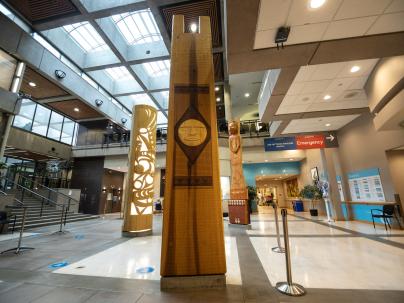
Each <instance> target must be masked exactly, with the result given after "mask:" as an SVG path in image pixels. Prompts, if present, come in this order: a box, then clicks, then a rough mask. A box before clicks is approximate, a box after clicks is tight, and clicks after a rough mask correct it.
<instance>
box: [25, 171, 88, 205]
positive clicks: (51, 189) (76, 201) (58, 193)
mask: <svg viewBox="0 0 404 303" xmlns="http://www.w3.org/2000/svg"><path fill="white" fill-rule="evenodd" d="M19 177H21V178H23V179H25V180H27V179H28V180H29V181H32V182H34V184H35V182H36V181H33V180H30V179H29V178H28V177H26V176H23V175H19ZM36 185H39V186H41V187H42V188H45V189H47V190H49V191H51V192H54V193H55V194H57V195H62V196H64V197H66V198H68V199H70V201H73V202H74V203H77V204H79V203H80V201H78V200H76V199H74V198H72V197H71V196H69V195H66V194H64V193H61V192H58V191H56V190H54V189H53V188H50V187H47V186H45V185H43V184H41V183H38V182H36ZM69 205H71V203H69Z"/></svg>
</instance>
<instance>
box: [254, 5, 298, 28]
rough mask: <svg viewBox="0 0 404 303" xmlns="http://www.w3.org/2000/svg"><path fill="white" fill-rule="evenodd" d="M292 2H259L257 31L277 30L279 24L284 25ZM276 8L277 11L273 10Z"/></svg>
mask: <svg viewBox="0 0 404 303" xmlns="http://www.w3.org/2000/svg"><path fill="white" fill-rule="evenodd" d="M291 4H292V0H261V1H260V12H262V14H259V16H258V23H257V30H258V31H263V30H268V29H273V28H277V27H278V26H279V24H283V23H286V19H287V17H288V14H289V8H290V5H291ZM274 7H276V8H277V10H274V9H273V8H274Z"/></svg>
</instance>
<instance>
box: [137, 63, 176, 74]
mask: <svg viewBox="0 0 404 303" xmlns="http://www.w3.org/2000/svg"><path fill="white" fill-rule="evenodd" d="M142 66H143V67H144V69H145V71H146V73H147V74H148V75H149V77H159V76H168V74H169V73H170V60H161V61H153V62H146V63H143V64H142Z"/></svg>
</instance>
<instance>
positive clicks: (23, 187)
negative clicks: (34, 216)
mask: <svg viewBox="0 0 404 303" xmlns="http://www.w3.org/2000/svg"><path fill="white" fill-rule="evenodd" d="M2 179H4V180H5V181H7V182H11V183H12V184H13V185H16V186H17V187H20V188H22V198H21V200H24V192H25V191H28V192H29V193H31V194H34V195H36V196H38V197H39V198H41V199H42V201H41V211H40V215H39V216H40V217H42V210H43V203H44V200H46V201H48V202H50V203H51V204H53V205H54V206H64V204H58V203H56V202H55V201H53V200H51V199H49V198H46V197H44V196H42V195H40V194H38V193H37V192H35V191H32V190H30V189H29V188H27V187H25V186H22V185H20V184H18V183H16V182H14V181H12V180H10V179H8V178H6V177H4V176H3V177H1V178H0V180H2Z"/></svg>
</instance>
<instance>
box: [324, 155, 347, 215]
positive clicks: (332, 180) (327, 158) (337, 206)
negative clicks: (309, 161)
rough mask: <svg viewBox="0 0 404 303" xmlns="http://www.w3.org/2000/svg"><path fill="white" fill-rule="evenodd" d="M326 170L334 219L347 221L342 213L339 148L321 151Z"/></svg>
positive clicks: (325, 177) (325, 176)
mask: <svg viewBox="0 0 404 303" xmlns="http://www.w3.org/2000/svg"><path fill="white" fill-rule="evenodd" d="M320 153H321V161H322V164H323V169H324V176H323V177H324V179H325V180H324V181H328V183H329V197H328V199H329V200H330V202H331V211H332V216H333V219H334V220H336V221H343V220H345V218H344V216H343V213H342V203H341V197H340V194H339V191H338V184H337V175H340V176H341V162H340V159H339V151H338V148H325V149H321V150H320Z"/></svg>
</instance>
